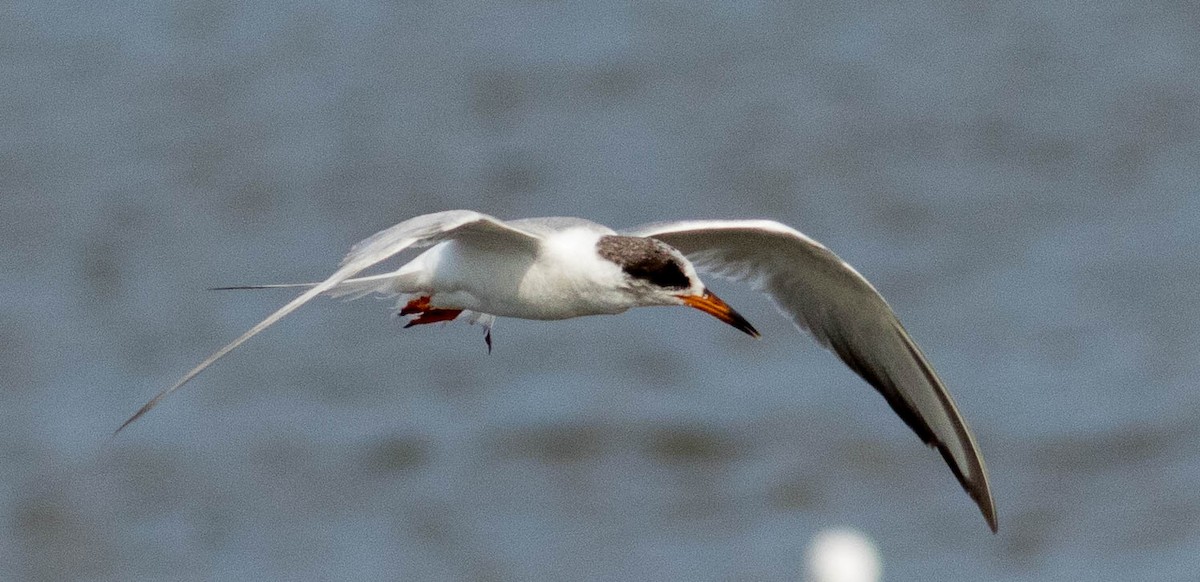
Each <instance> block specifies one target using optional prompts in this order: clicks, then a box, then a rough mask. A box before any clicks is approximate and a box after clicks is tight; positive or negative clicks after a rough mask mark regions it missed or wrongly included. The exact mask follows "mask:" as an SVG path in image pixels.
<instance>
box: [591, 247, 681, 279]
mask: <svg viewBox="0 0 1200 582" xmlns="http://www.w3.org/2000/svg"><path fill="white" fill-rule="evenodd" d="M596 251H597V252H598V253H599V254H600V256H601V257H603V258H605V259H608V260H610V261H612V262H614V263H616V264H617V265H618V266H620V267H621V270H623V271H625V273H626V274H627V275H629V276H630V277H633V278H634V279H641V280H643V281H646V282H648V283H650V284H652V285H656V286H658V287H664V288H666V289H687V288H688V287H691V286H692V282H691V281H689V280H688V277H687V273H686V272H685V271H684V269H683V265H682V264H680V262H679V259H678V257H677V256H676V254H675V253H674V252H672V250H671V247H668V246H667V245H665V244H663V243H661V242H659V241H656V240H654V239H649V238H642V237H636V236H604V237H600V242H598V243H597V244H596Z"/></svg>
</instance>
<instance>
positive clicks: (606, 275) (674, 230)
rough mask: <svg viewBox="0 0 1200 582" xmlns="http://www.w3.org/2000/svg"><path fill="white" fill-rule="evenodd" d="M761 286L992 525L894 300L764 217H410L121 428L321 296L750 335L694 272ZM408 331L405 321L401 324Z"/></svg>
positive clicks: (410, 312)
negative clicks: (612, 220)
mask: <svg viewBox="0 0 1200 582" xmlns="http://www.w3.org/2000/svg"><path fill="white" fill-rule="evenodd" d="M419 248H427V250H425V251H424V252H423V253H421V254H420V255H418V256H416V257H415V258H413V259H412V260H411V261H409V262H408V263H406V264H404V265H403V266H401V267H400V268H399V269H397V270H396V271H393V272H389V273H384V274H379V275H371V276H363V277H357V278H355V275H357V274H358V273H360V272H361V271H363V270H365V269H367V268H369V267H371V266H372V265H375V264H376V263H379V262H381V261H383V260H385V259H388V258H390V257H392V256H394V255H396V254H397V253H400V252H402V251H405V250H408V249H419ZM698 271H699V272H705V273H711V274H714V275H717V276H720V277H725V278H730V279H734V280H738V281H742V282H745V283H748V284H750V285H751V286H753V287H754V288H756V289H758V290H760V291H762V292H764V293H766V294H767V295H768V296H769V297H770V298H771V300H772V301H773V302H774V303H775V305H776V306H777V307H778V308H779V310H780V311H781V312H782V313H783V314H784V315H785V316H787V317H788V318H789V319H791V320H792V321H793V322H794V323H795V324H796V326H798V327H799V328H800V329H802V330H806V331H808V332H809V333H810V334H812V335H813V337H815V338H816V340H817V341H818V342H820V343H821V344H822V345H823V346H825V347H827V348H828V349H830V350H831V351H833V352H834V353H835V354H837V356H838V357H839V358H841V360H842V361H843V362H845V363H846V365H847V366H849V367H850V368H851V369H852V370H853V371H854V372H856V373H857V374H858V375H859V376H861V377H862V378H863V379H864V380H866V381H867V383H869V384H870V385H871V386H873V387H874V388H875V389H876V390H878V391H879V393H880V394H882V395H883V397H884V399H885V400H886V401H887V403H888V404H889V405H891V407H892V409H893V410H894V411H895V412H896V414H898V415H899V416H900V418H901V419H903V420H904V422H905V423H907V424H908V426H909V427H910V428H911V429H912V430H913V431H914V432H916V434H917V436H918V437H920V438H921V440H922V441H924V442H925V443H926V444H928V445H929V446H931V447H935V448H937V450H938V451H939V452H940V453H941V454H942V457H943V458H944V459H945V461H946V463H947V464H948V465H949V467H950V470H951V471H952V472H953V473H954V476H955V477H957V478H958V481H959V483H960V484H961V485H962V487H963V489H965V490H966V492H967V494H968V495H969V496H970V497H971V499H973V500H974V501H975V503H976V504H977V505H978V506H979V509H980V511H981V512H982V513H983V517H984V519H985V520H986V521H987V524H988V526H989V527H990V528H991V529H992V531H996V509H995V505H994V503H993V501H992V495H991V490H990V486H989V484H988V476H987V469H986V468H985V466H984V463H983V458H982V456H981V455H980V452H979V447H978V446H977V445H976V443H975V437H974V436H973V435H972V434H971V430H970V428H968V427H967V424H966V422H965V421H964V420H963V418H962V415H961V414H960V413H959V411H958V408H957V406H955V404H954V400H953V399H952V398H951V397H950V394H949V393H948V392H947V391H946V388H945V386H943V385H942V382H941V380H940V379H939V378H938V376H937V373H935V372H934V370H933V367H932V366H931V365H930V364H929V361H928V360H927V359H926V358H925V355H924V354H923V353H922V352H921V350H920V348H918V347H917V344H916V342H914V341H913V339H912V338H911V337H909V335H908V332H906V331H905V329H904V327H903V326H902V325H901V324H900V321H899V320H898V319H897V318H896V315H895V313H893V312H892V309H891V307H889V306H888V304H887V302H886V301H884V299H883V297H882V296H881V295H880V294H879V292H878V291H876V290H875V288H874V287H873V286H872V285H871V283H869V282H868V281H867V280H866V279H865V278H864V277H863V276H862V275H860V274H859V273H858V272H857V271H855V270H854V268H852V267H851V266H850V265H848V264H846V262H844V261H842V260H841V259H840V258H838V256H837V255H835V254H834V253H833V252H831V251H830V250H829V249H827V248H825V246H824V245H822V244H820V243H818V242H817V241H815V240H813V239H811V238H809V237H807V236H805V235H804V234H802V233H800V232H799V231H797V230H795V229H793V228H790V227H788V226H786V225H783V224H780V223H778V222H774V221H770V220H694V221H681V222H661V223H655V224H649V225H644V226H640V227H637V228H633V229H630V230H627V231H624V232H617V231H615V230H613V229H611V228H608V227H606V226H603V225H600V224H596V223H594V222H590V221H587V220H583V219H580V218H568V217H552V218H525V219H519V220H507V221H506V220H499V219H496V218H494V217H491V216H488V215H486V214H481V213H479V212H474V211H470V210H450V211H446V212H437V213H433V214H426V215H423V216H417V217H415V218H412V219H409V220H406V221H404V222H401V223H400V224H397V225H395V226H393V227H391V228H388V229H385V230H383V231H380V232H378V233H376V234H374V235H372V236H370V237H368V238H366V239H364V240H363V241H361V242H359V243H358V244H356V245H354V246H353V247H352V248H351V249H350V252H349V253H348V254H347V255H346V257H345V258H344V259H343V260H342V263H341V266H340V268H338V269H337V270H336V271H334V273H333V274H332V275H330V276H329V277H328V278H327V279H325V280H324V281H321V282H320V283H306V284H292V285H255V286H245V287H226V288H225V289H235V288H241V289H259V288H269V287H307V290H306V291H304V292H303V293H301V294H300V295H299V296H298V297H296V298H295V299H293V300H292V301H291V302H290V303H288V304H286V305H284V306H283V307H281V308H280V309H279V310H278V311H276V312H275V313H272V314H271V315H270V316H268V317H267V318H266V319H264V320H262V321H261V322H259V323H258V324H257V325H255V326H254V327H252V328H250V330H249V331H247V332H246V333H244V334H242V335H241V336H240V337H238V338H237V339H235V340H233V341H232V342H230V343H229V344H228V345H226V346H225V347H223V348H221V349H219V350H217V351H216V353H214V354H212V355H211V356H209V357H208V358H207V359H205V360H204V361H202V362H200V364H199V365H197V366H196V367H195V368H192V370H191V371H189V372H188V373H187V374H184V376H183V377H182V378H180V379H179V381H177V382H176V383H175V384H174V385H172V386H170V387H168V388H166V389H164V390H163V391H161V392H159V393H158V394H157V395H156V396H154V398H152V399H151V400H150V401H149V402H147V403H146V404H145V405H144V406H142V407H141V408H140V409H139V410H138V411H137V412H136V413H134V414H133V416H131V417H130V418H129V419H128V420H126V421H125V423H124V424H122V425H121V426H120V428H118V429H117V432H120V431H121V430H122V429H124V428H125V427H127V426H129V424H130V423H132V422H134V421H135V420H137V419H138V418H141V417H142V415H144V414H146V413H147V412H149V411H150V410H151V409H152V408H154V407H155V406H156V405H157V404H158V403H159V402H160V401H162V399H163V398H164V397H166V396H167V395H168V394H170V393H172V392H174V391H175V390H178V389H179V388H180V387H182V386H183V385H184V384H186V383H187V382H188V381H190V380H191V379H192V378H194V377H196V375H197V374H199V373H200V372H201V371H203V370H204V369H205V368H207V367H209V366H210V365H211V364H212V363H213V362H216V361H217V360H219V359H220V358H222V357H223V356H225V355H226V354H228V353H229V352H230V351H232V350H233V349H234V348H236V347H238V346H239V345H241V344H242V343H243V342H245V341H246V340H248V339H250V338H251V337H253V336H255V335H256V334H258V333H259V332H261V331H262V330H264V329H266V328H267V327H269V326H270V325H272V324H274V323H275V322H277V321H279V320H280V319H282V318H283V317H284V316H286V315H287V314H289V313H291V312H292V311H294V310H295V309H296V308H298V307H300V306H301V305H303V304H305V303H307V302H308V301H309V300H311V299H313V298H314V297H317V296H318V295H322V294H325V295H330V296H334V297H351V298H357V297H362V296H365V295H369V294H373V293H377V294H382V295H388V296H397V295H398V296H401V297H402V298H401V303H400V305H401V306H402V307H401V308H400V312H399V313H400V315H405V316H410V317H411V319H410V321H409V323H408V325H409V326H411V325H421V324H427V323H434V322H439V321H450V320H455V319H458V320H465V321H469V322H471V323H481V324H483V325H484V326H485V328H486V329H487V335H486V340H487V342H488V347H489V349H490V347H491V325H492V323H493V322H494V321H495V319H496V318H497V317H517V318H524V319H539V320H557V319H568V318H572V317H580V316H584V315H599V314H615V313H622V312H624V311H626V310H628V309H630V308H632V307H649V306H670V305H678V306H687V307H693V308H696V309H699V310H700V311H703V312H705V313H708V314H711V315H713V316H714V317H716V318H717V319H719V320H721V321H723V322H725V323H727V324H729V325H731V326H733V327H735V328H737V329H738V330H741V331H742V332H745V333H746V334H749V335H751V336H754V337H758V335H759V334H758V331H757V330H755V329H754V327H753V326H752V325H750V322H748V321H746V319H745V318H744V317H742V316H741V315H740V314H738V312H737V311H734V310H733V308H731V307H730V306H729V305H728V304H726V303H725V302H724V301H722V300H721V299H720V298H719V297H717V296H716V295H714V294H713V293H712V292H711V291H709V290H708V288H707V287H706V286H705V285H704V283H703V282H702V281H701V280H700V278H699V276H698V275H697V272H698ZM406 327H407V326H406Z"/></svg>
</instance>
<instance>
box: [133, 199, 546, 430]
mask: <svg viewBox="0 0 1200 582" xmlns="http://www.w3.org/2000/svg"><path fill="white" fill-rule="evenodd" d="M449 239H463V240H469V241H472V242H476V243H479V244H500V245H505V246H511V247H515V248H524V249H528V250H531V251H532V250H533V249H535V248H537V246H538V245H540V243H541V240H542V237H540V236H538V235H535V234H532V233H529V232H526V231H524V230H521V229H518V228H514V227H513V226H510V225H508V224H505V223H504V222H502V221H500V220H498V219H496V218H493V217H491V216H488V215H486V214H480V213H478V212H473V211H470V210H448V211H445V212H437V213H434V214H425V215H422V216H417V217H415V218H411V219H409V220H406V221H404V222H401V223H400V224H397V225H395V226H393V227H391V228H388V229H384V230H382V231H379V232H377V233H375V234H373V235H371V236H370V237H368V238H366V239H364V240H363V241H361V242H359V243H358V244H356V245H354V246H353V247H351V249H350V252H349V253H348V254H347V255H346V257H345V258H344V259H342V263H341V268H339V269H338V270H337V271H335V272H334V273H333V274H332V275H330V276H329V278H328V279H325V280H324V281H322V282H320V283H317V284H316V285H315V286H313V287H312V288H311V289H309V290H307V291H305V292H304V293H302V294H301V295H300V296H299V297H297V298H295V299H293V300H292V301H291V302H290V303H288V304H287V305H284V306H283V307H281V308H279V310H278V311H276V312H275V313H272V314H271V315H270V316H268V317H267V318H266V319H264V320H262V321H260V322H259V323H258V325H255V326H254V327H252V328H250V329H249V331H247V332H246V333H244V334H242V335H241V337H239V338H237V339H235V340H233V341H232V342H229V344H228V345H226V346H225V347H223V348H221V349H219V350H217V351H216V353H214V354H213V355H211V356H209V357H208V358H207V359H205V360H204V361H203V362H200V364H199V365H197V366H196V367H195V368H192V370H191V371H190V372H188V373H187V374H184V375H183V377H182V378H180V379H179V381H177V382H175V384H174V385H173V386H171V387H169V388H166V389H165V390H163V391H162V392H159V393H158V394H157V395H156V396H155V397H154V398H151V399H150V401H149V402H147V403H146V404H145V405H143V406H142V407H141V408H140V409H138V411H137V412H135V413H134V414H133V416H131V417H129V420H126V421H125V422H124V423H122V424H121V426H120V427H118V428H117V430H116V432H114V433H113V434H114V435H115V434H116V433H119V432H121V430H122V429H124V428H125V427H127V426H129V425H130V424H131V423H133V421H135V420H137V419H138V418H141V417H142V415H144V414H146V413H147V412H150V410H151V409H153V408H154V407H155V406H157V405H158V403H159V402H160V401H162V399H163V398H166V397H167V395H169V394H170V393H172V392H174V391H176V390H178V389H179V388H181V387H183V385H184V384H187V383H188V382H189V381H190V380H191V379H192V378H195V377H196V375H197V374H199V373H200V372H202V371H204V369H205V368H207V367H209V366H210V365H212V364H213V362H216V361H217V360H219V359H221V358H222V357H224V356H225V354H228V353H229V352H231V351H233V349H234V348H236V347H238V346H240V345H242V343H244V342H245V341H246V340H248V339H250V338H252V337H254V336H255V335H257V334H258V332H260V331H262V330H264V329H267V328H268V327H270V326H271V325H272V324H274V323H275V322H277V321H279V320H280V319H283V317H284V316H285V315H287V314H289V313H291V312H292V311H295V310H296V308H298V307H300V306H301V305H304V304H305V303H308V301H309V300H311V299H312V298H314V297H316V296H318V295H320V294H321V293H324V292H326V291H328V290H330V289H332V288H334V287H335V286H337V284H338V283H341V282H342V281H345V280H346V279H349V278H350V277H352V276H354V275H355V274H356V273H358V272H359V271H362V270H363V269H366V268H367V267H370V266H371V265H374V264H376V263H378V262H380V261H383V260H384V259H387V258H389V257H391V256H393V255H395V254H396V253H399V252H401V251H404V250H406V249H410V248H422V247H428V246H432V245H434V244H437V243H439V242H442V241H445V240H449Z"/></svg>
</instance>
